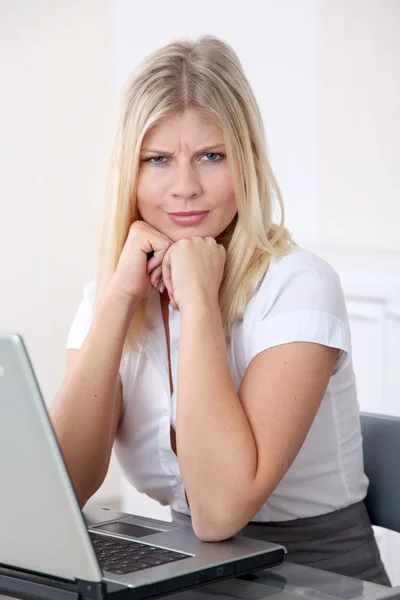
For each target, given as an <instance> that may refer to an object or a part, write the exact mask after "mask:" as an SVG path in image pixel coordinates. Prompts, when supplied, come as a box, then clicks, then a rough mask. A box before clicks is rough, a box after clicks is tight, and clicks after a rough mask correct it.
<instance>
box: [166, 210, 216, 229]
mask: <svg viewBox="0 0 400 600" xmlns="http://www.w3.org/2000/svg"><path fill="white" fill-rule="evenodd" d="M207 214H208V210H205V211H185V212H176V213H168V216H169V218H170V219H171V220H172V221H173V222H174V223H176V224H177V225H182V226H190V225H197V224H198V223H200V222H201V221H202V220H203V219H204V218H205V217H206V216H207Z"/></svg>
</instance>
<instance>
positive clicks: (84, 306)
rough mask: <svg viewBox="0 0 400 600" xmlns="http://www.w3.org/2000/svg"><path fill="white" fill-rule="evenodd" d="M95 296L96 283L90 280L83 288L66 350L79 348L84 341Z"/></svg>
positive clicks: (90, 319)
mask: <svg viewBox="0 0 400 600" xmlns="http://www.w3.org/2000/svg"><path fill="white" fill-rule="evenodd" d="M95 297H96V283H95V282H94V281H91V282H90V283H88V284H87V285H85V287H84V288H83V298H82V300H81V303H80V305H79V308H78V311H77V313H76V315H75V318H74V320H73V322H72V325H71V327H70V330H69V334H68V339H67V350H68V349H72V348H77V349H79V348H80V347H81V346H82V344H83V342H84V341H85V338H86V336H87V334H88V333H89V329H90V327H91V324H92V319H93V312H94V303H95Z"/></svg>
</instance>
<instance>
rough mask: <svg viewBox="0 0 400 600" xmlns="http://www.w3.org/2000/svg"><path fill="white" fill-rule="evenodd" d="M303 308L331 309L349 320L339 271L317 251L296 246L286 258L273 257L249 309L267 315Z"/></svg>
mask: <svg viewBox="0 0 400 600" xmlns="http://www.w3.org/2000/svg"><path fill="white" fill-rule="evenodd" d="M302 310H307V311H312V310H315V311H322V312H329V313H332V314H334V315H336V316H337V317H339V318H341V319H343V320H345V319H346V309H345V303H344V296H343V291H342V286H341V283H340V278H339V275H338V274H337V272H336V271H335V270H334V269H333V267H332V266H331V265H330V264H329V263H328V262H327V261H325V260H324V259H322V258H320V257H319V256H317V255H316V254H314V253H313V252H310V251H308V250H304V249H302V248H299V247H293V248H292V249H291V250H290V251H289V253H288V254H286V255H284V256H283V257H281V258H276V257H272V258H271V261H270V264H269V267H268V270H267V272H266V274H265V276H264V278H263V280H262V281H261V283H260V285H259V287H258V289H257V290H256V292H255V294H254V296H253V297H252V299H251V302H249V305H248V312H249V313H254V314H258V315H260V316H261V315H262V316H263V317H265V316H267V314H270V315H271V316H273V315H275V314H278V313H285V312H292V311H302ZM246 312H247V309H246Z"/></svg>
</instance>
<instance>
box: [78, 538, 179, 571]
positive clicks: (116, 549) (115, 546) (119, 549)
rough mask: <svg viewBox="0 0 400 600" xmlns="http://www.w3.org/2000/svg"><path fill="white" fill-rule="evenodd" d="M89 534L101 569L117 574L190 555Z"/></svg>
mask: <svg viewBox="0 0 400 600" xmlns="http://www.w3.org/2000/svg"><path fill="white" fill-rule="evenodd" d="M89 535H90V539H91V540H92V544H93V548H94V551H95V553H96V556H97V559H98V561H99V564H100V567H101V568H102V569H103V571H108V572H109V573H117V574H118V575H126V574H127V573H133V572H135V571H140V570H142V569H149V568H150V567H156V566H159V565H163V564H166V563H170V562H175V561H177V560H182V559H183V558H190V557H191V556H190V554H182V553H181V552H175V551H173V550H168V549H167V548H157V546H150V545H148V544H140V543H139V542H132V541H130V540H124V539H121V538H118V539H116V538H112V537H110V536H107V537H106V536H104V535H99V534H96V533H92V532H91V531H90V532H89Z"/></svg>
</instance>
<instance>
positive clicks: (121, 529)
mask: <svg viewBox="0 0 400 600" xmlns="http://www.w3.org/2000/svg"><path fill="white" fill-rule="evenodd" d="M93 529H99V530H100V531H109V532H110V533H120V534H121V535H130V536H132V537H138V538H139V537H143V536H145V535H153V534H155V533H162V530H161V529H150V527H142V526H141V525H134V524H133V523H129V524H128V523H120V522H115V523H108V524H107V525H99V526H98V527H93Z"/></svg>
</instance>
